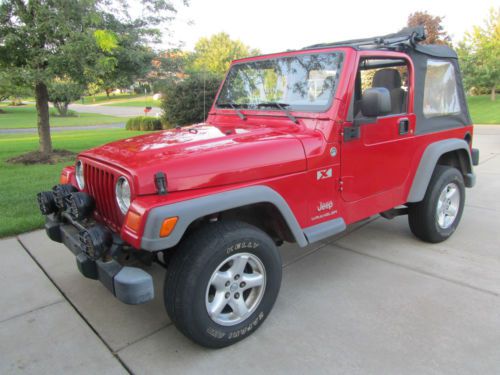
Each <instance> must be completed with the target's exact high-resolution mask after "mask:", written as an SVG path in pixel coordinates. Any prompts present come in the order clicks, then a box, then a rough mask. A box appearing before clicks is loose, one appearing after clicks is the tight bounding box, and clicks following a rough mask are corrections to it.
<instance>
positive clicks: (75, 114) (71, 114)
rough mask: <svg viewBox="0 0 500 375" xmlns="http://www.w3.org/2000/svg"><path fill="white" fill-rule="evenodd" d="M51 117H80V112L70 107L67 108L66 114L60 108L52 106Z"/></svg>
mask: <svg viewBox="0 0 500 375" xmlns="http://www.w3.org/2000/svg"><path fill="white" fill-rule="evenodd" d="M50 117H78V112H76V111H73V110H72V109H68V110H66V114H64V115H62V114H60V113H59V111H58V110H56V109H53V108H51V109H50Z"/></svg>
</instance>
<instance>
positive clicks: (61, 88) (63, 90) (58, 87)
mask: <svg viewBox="0 0 500 375" xmlns="http://www.w3.org/2000/svg"><path fill="white" fill-rule="evenodd" d="M82 95H83V87H82V85H80V84H78V83H75V82H68V81H56V82H53V83H52V84H51V85H50V86H49V101H50V102H51V103H53V104H54V107H56V109H57V111H58V112H59V114H60V115H61V116H66V115H67V114H68V105H69V103H71V102H73V101H75V100H78V99H80V98H81V97H82Z"/></svg>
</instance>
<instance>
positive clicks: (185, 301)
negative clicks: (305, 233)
mask: <svg viewBox="0 0 500 375" xmlns="http://www.w3.org/2000/svg"><path fill="white" fill-rule="evenodd" d="M280 285H281V257H280V254H279V252H278V250H277V249H276V246H275V245H274V242H273V241H272V239H271V238H270V237H269V236H268V235H267V234H265V233H264V232H262V231H261V230H260V229H258V228H256V227H254V226H251V225H249V224H246V223H242V222H237V221H228V222H225V221H220V222H216V223H208V224H206V225H205V226H204V227H201V228H200V229H199V230H197V231H195V232H193V233H191V235H190V236H189V237H188V238H187V239H186V240H185V241H183V242H182V243H181V244H180V245H179V248H178V249H177V250H176V253H175V254H174V255H173V258H172V260H171V263H170V266H169V268H168V271H167V276H166V279H165V287H164V299H165V307H166V310H167V313H168V315H169V316H170V318H171V320H172V321H173V322H174V324H175V325H176V327H177V328H178V329H179V330H180V331H181V332H182V333H183V334H184V335H186V336H187V337H188V338H190V339H191V340H193V341H194V342H196V343H198V344H200V345H202V346H205V347H210V348H222V347H225V346H228V345H231V344H234V343H236V342H238V341H240V340H242V339H243V338H245V337H247V336H249V335H250V334H251V333H253V332H254V331H255V330H256V329H257V328H258V327H259V326H260V325H261V324H262V322H263V321H264V320H265V319H266V317H267V316H268V315H269V313H270V311H271V309H272V307H273V305H274V302H275V301H276V298H277V296H278V293H279V289H280Z"/></svg>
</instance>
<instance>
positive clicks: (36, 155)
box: [7, 150, 76, 165]
mask: <svg viewBox="0 0 500 375" xmlns="http://www.w3.org/2000/svg"><path fill="white" fill-rule="evenodd" d="M75 156H76V153H74V152H71V151H68V150H54V151H53V152H52V153H51V154H48V155H47V154H42V153H41V152H40V151H31V152H28V153H27V154H23V155H19V156H16V157H13V158H10V159H8V160H7V163H10V164H24V165H32V164H56V163H59V162H61V161H68V160H71V159H74V158H75Z"/></svg>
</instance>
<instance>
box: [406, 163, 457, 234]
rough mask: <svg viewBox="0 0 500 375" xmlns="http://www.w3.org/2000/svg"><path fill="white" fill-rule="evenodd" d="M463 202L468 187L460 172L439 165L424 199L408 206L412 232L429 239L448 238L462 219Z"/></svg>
mask: <svg viewBox="0 0 500 375" xmlns="http://www.w3.org/2000/svg"><path fill="white" fill-rule="evenodd" d="M464 203H465V186H464V180H463V176H462V174H461V173H460V171H459V170H458V169H456V168H453V167H448V166H443V165H437V166H436V169H435V170H434V173H433V175H432V178H431V181H430V183H429V186H428V187H427V192H426V194H425V197H424V199H423V200H422V201H421V202H418V203H414V204H411V205H410V206H409V207H408V208H409V210H408V222H409V224H410V229H411V231H412V232H413V234H414V235H415V236H417V237H418V238H420V239H421V240H423V241H426V242H431V243H437V242H442V241H444V240H446V239H447V238H449V237H450V236H451V235H452V234H453V232H455V229H456V228H457V226H458V224H459V222H460V219H461V217H462V212H463V209H464Z"/></svg>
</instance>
